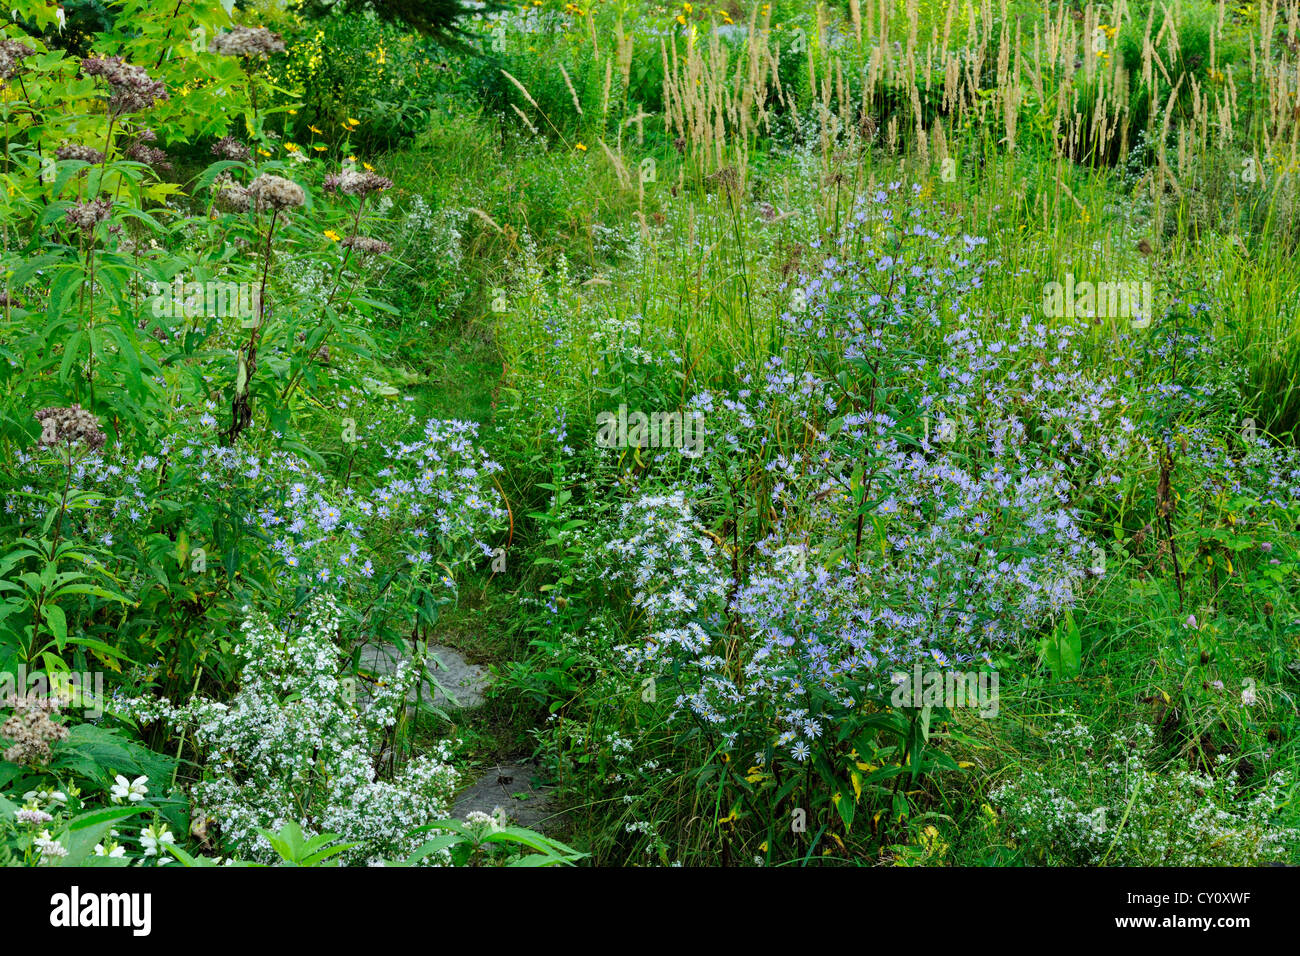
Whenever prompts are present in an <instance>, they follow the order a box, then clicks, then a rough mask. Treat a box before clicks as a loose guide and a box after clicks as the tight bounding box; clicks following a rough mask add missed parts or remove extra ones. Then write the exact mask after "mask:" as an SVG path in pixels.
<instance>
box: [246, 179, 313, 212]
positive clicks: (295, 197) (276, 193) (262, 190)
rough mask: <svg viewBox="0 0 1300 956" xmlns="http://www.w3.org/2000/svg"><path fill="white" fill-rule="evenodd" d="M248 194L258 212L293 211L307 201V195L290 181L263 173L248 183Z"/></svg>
mask: <svg viewBox="0 0 1300 956" xmlns="http://www.w3.org/2000/svg"><path fill="white" fill-rule="evenodd" d="M248 194H249V196H251V197H252V198H253V200H254V202H255V203H256V205H257V210H258V212H261V211H262V210H264V209H275V210H277V211H278V210H284V209H293V208H296V207H298V206H301V205H302V204H303V203H305V202H306V201H307V193H306V192H305V191H304V190H303V188H302V187H301V186H299V185H298V184H297V183H295V182H294V181H293V180H292V179H285V178H284V177H283V176H273V175H271V174H270V173H263V174H262V175H260V176H258V177H257V178H256V179H254V180H253V181H252V182H251V183H249V184H248Z"/></svg>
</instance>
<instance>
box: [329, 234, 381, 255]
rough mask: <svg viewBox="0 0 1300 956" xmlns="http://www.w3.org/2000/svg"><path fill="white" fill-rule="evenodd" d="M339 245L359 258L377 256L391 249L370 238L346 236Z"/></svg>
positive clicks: (378, 240)
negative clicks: (359, 256)
mask: <svg viewBox="0 0 1300 956" xmlns="http://www.w3.org/2000/svg"><path fill="white" fill-rule="evenodd" d="M339 245H340V246H342V247H343V248H344V249H351V250H352V251H353V252H355V253H356V254H357V255H361V256H377V255H380V254H382V253H385V252H388V251H389V250H390V249H392V246H390V245H389V244H388V243H386V242H384V240H382V239H372V238H371V237H370V236H348V237H347V238H346V239H344V240H343V241H342V242H340V243H339Z"/></svg>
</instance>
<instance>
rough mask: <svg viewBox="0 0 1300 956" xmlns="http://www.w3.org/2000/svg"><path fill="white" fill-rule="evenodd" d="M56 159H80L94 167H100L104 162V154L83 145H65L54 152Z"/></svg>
mask: <svg viewBox="0 0 1300 956" xmlns="http://www.w3.org/2000/svg"><path fill="white" fill-rule="evenodd" d="M54 158H55V159H80V160H83V161H84V162H87V163H90V165H92V166H98V165H99V164H100V163H102V162H103V161H104V154H103V153H101V152H100V151H99V150H97V149H95V148H94V147H92V146H83V145H82V144H81V143H64V144H63V145H62V146H60V147H59V148H58V149H56V150H55V151H54Z"/></svg>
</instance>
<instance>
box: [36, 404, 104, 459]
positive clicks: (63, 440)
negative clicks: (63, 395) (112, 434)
mask: <svg viewBox="0 0 1300 956" xmlns="http://www.w3.org/2000/svg"><path fill="white" fill-rule="evenodd" d="M33 417H34V418H35V419H36V420H37V421H38V422H40V423H41V437H40V439H39V440H38V444H40V445H45V446H53V445H74V444H82V445H85V446H86V447H87V448H91V449H99V448H103V447H104V432H103V431H102V430H101V429H100V427H99V422H98V420H97V419H96V418H95V416H94V415H92V414H91V413H90V412H88V411H86V410H85V409H84V408H82V407H81V406H80V405H73V406H71V407H69V408H42V409H41V410H40V411H38V412H36V413H35V415H34V416H33Z"/></svg>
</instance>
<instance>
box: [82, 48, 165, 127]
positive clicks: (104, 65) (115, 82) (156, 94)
mask: <svg viewBox="0 0 1300 956" xmlns="http://www.w3.org/2000/svg"><path fill="white" fill-rule="evenodd" d="M81 72H82V73H83V74H85V75H86V76H100V77H103V78H104V80H106V81H107V83H108V85H109V88H110V89H111V92H110V93H109V97H108V109H109V112H111V113H114V114H117V113H138V112H139V111H141V110H146V109H148V108H149V107H151V106H153V104H154V103H155V102H156V101H157V100H165V99H167V87H166V86H165V85H164V84H163V82H162V80H155V79H153V78H152V77H151V76H149V74H148V72H146V71H145V69H144V68H143V67H139V66H136V65H134V64H132V63H127V62H126V61H125V60H123V59H122V58H121V57H120V56H108V57H90V58H89V59H85V60H82V61H81Z"/></svg>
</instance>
